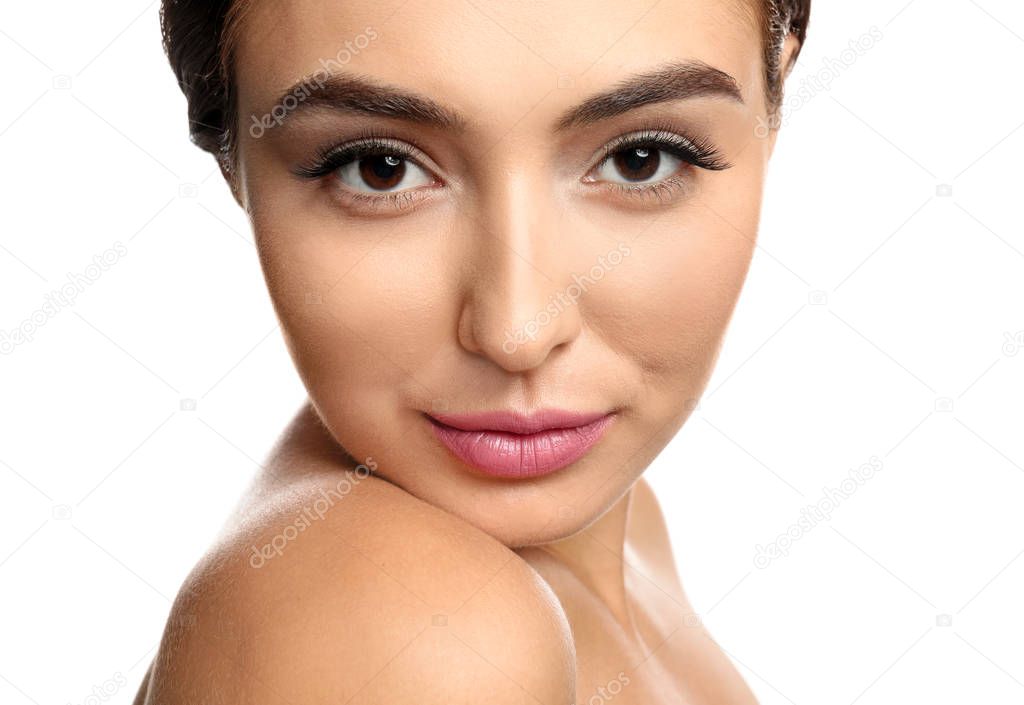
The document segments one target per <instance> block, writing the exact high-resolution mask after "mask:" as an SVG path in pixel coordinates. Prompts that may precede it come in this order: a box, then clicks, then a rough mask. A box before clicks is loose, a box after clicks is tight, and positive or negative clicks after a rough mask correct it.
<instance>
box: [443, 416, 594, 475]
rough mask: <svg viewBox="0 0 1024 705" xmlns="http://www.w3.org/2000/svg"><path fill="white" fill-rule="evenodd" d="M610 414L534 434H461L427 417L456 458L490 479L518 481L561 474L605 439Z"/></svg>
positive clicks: (493, 432)
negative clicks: (576, 424) (567, 426)
mask: <svg viewBox="0 0 1024 705" xmlns="http://www.w3.org/2000/svg"><path fill="white" fill-rule="evenodd" d="M612 418H613V417H612V414H608V415H606V416H602V417H601V418H599V419H597V420H596V421H591V422H590V423H587V424H583V425H581V426H574V427H571V428H550V429H547V430H544V431H538V432H536V433H526V434H520V433H509V432H506V431H464V430H462V429H459V428H454V427H452V426H446V425H445V424H442V423H440V422H439V421H437V420H436V419H434V418H432V417H428V420H429V421H430V425H431V427H432V428H433V429H434V435H436V436H437V438H438V440H440V441H441V443H443V444H444V445H445V446H446V447H447V448H448V450H450V451H451V452H452V453H453V454H454V455H455V457H457V458H458V459H459V460H461V461H463V462H464V463H466V464H467V465H470V466H472V467H473V468H475V469H477V470H479V471H480V472H482V473H484V474H485V475H489V476H491V477H500V478H504V479H513V480H521V479H526V478H531V477H540V476H542V475H547V474H550V473H553V472H555V471H556V470H561V469H562V468H564V467H566V466H567V465H571V464H572V463H574V462H576V461H577V460H579V459H580V458H581V457H583V456H584V455H586V453H587V451H589V450H590V449H591V448H592V447H593V446H594V445H595V444H596V443H597V442H598V441H599V440H601V437H602V436H603V435H604V432H605V430H606V429H607V428H608V426H609V424H611V422H612Z"/></svg>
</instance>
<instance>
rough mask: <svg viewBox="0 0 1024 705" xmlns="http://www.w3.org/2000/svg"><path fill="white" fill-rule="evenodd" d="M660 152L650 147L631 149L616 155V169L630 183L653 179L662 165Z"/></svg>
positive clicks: (614, 159)
mask: <svg viewBox="0 0 1024 705" xmlns="http://www.w3.org/2000/svg"><path fill="white" fill-rule="evenodd" d="M660 154H661V153H660V151H659V150H657V149H651V148H650V147H630V148H629V149H623V150H620V151H618V152H616V153H615V155H614V158H613V161H614V162H615V168H616V169H618V170H619V173H620V174H621V175H622V176H623V178H625V179H628V180H629V181H645V180H647V179H649V178H651V177H652V176H653V175H654V174H655V173H656V172H657V171H658V165H659V164H660V163H661V157H660Z"/></svg>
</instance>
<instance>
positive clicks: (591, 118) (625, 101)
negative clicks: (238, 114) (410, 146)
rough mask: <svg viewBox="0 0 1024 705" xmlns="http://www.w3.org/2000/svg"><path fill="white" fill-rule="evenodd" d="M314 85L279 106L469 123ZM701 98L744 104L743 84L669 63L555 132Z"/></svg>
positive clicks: (418, 98) (446, 112)
mask: <svg viewBox="0 0 1024 705" xmlns="http://www.w3.org/2000/svg"><path fill="white" fill-rule="evenodd" d="M312 83H313V81H312V79H305V80H302V81H299V82H298V83H296V84H294V85H293V86H292V87H291V88H289V89H288V90H286V91H285V92H284V93H282V95H281V97H280V98H279V99H278V101H277V103H276V106H286V105H288V103H289V102H292V101H296V100H297V99H298V102H297V104H296V106H295V107H294V108H293V109H291V110H290V111H289V112H290V113H295V114H298V113H302V112H305V111H307V110H315V109H324V108H326V109H329V110H334V111H340V112H347V113H358V114H364V115H375V116H380V117H389V118H397V119H399V120H404V121H407V122H413V123H417V124H422V125H430V126H434V127H439V128H443V129H447V130H451V131H454V132H461V131H464V130H465V128H466V125H467V124H468V121H467V119H466V118H465V117H464V116H462V115H461V114H460V113H459V112H458V111H456V110H454V109H453V108H450V107H448V106H445V105H443V104H441V103H439V102H437V101H435V100H432V99H430V98H427V97H425V96H422V95H419V94H417V93H414V92H412V91H408V90H405V89H403V88H398V87H395V86H391V85H387V84H384V83H378V82H376V81H374V80H372V79H369V78H365V77H362V76H357V75H352V74H344V73H336V74H331V75H330V76H328V77H326V78H324V79H322V80H318V81H316V85H310V84H312ZM698 96H717V97H723V98H726V99H729V100H733V101H737V102H739V103H743V96H742V93H741V92H740V87H739V84H738V83H737V82H736V79H734V78H733V77H732V76H730V75H729V74H727V73H725V72H724V71H720V70H719V69H716V68H714V67H712V66H709V65H707V64H705V63H704V62H701V61H682V62H670V63H667V64H663V65H661V66H659V67H657V68H655V69H653V70H651V71H646V72H643V73H638V74H634V75H632V76H628V77H626V78H624V79H622V80H621V81H619V82H618V83H617V84H616V85H615V86H614V87H613V88H611V89H610V90H608V91H605V92H603V93H598V94H596V95H593V96H591V97H589V98H587V99H586V100H584V101H583V102H582V103H580V104H579V105H576V106H575V107H573V108H571V109H569V110H568V111H566V112H565V113H563V114H562V116H561V117H560V118H559V119H558V120H557V121H556V122H555V130H556V131H563V130H566V129H568V128H571V127H580V126H584V125H590V124H593V123H596V122H600V121H602V120H607V119H608V118H611V117H615V116H617V115H621V114H623V113H626V112H629V111H630V110H635V109H636V108H639V107H641V106H644V105H650V104H653V103H664V102H668V101H674V100H683V99H686V98H694V97H698ZM289 99H290V100H289ZM271 112H272V111H269V110H268V111H267V113H271Z"/></svg>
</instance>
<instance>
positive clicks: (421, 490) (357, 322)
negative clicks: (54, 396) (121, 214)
mask: <svg viewBox="0 0 1024 705" xmlns="http://www.w3.org/2000/svg"><path fill="white" fill-rule="evenodd" d="M367 27H371V28H373V35H374V38H373V39H372V41H371V42H370V43H369V44H368V45H366V46H365V48H362V49H361V50H360V51H358V52H355V53H350V54H349V57H348V61H347V63H345V65H344V66H343V67H342V68H341V69H339V70H340V71H343V72H345V73H346V74H347V75H352V76H359V77H361V78H362V79H364V80H368V81H371V82H372V83H373V84H374V85H380V86H388V87H391V88H396V89H400V90H402V91H404V92H411V93H415V94H416V95H417V96H420V97H424V98H427V99H429V100H431V101H434V102H436V103H437V104H438V105H440V106H443V107H444V108H445V110H446V111H447V112H449V113H451V114H457V115H458V116H460V117H461V118H462V122H461V124H460V126H459V127H461V129H456V128H455V127H454V126H452V125H448V126H440V125H425V124H419V123H417V122H414V121H410V120H406V119H400V118H397V117H384V116H380V115H371V114H369V113H366V112H353V111H350V110H336V109H328V108H324V107H322V106H321V107H316V108H314V107H313V106H312V101H311V102H310V105H309V106H305V107H302V108H296V109H295V110H292V111H291V113H290V114H289V115H288V117H287V118H286V119H285V120H284V121H283V122H282V124H280V125H274V126H273V127H271V128H270V129H267V130H266V131H265V133H264V134H260V135H259V136H258V137H256V136H254V135H253V134H252V133H251V132H250V131H248V130H246V129H244V128H242V129H240V131H239V143H238V161H237V165H236V167H237V169H236V170H235V171H234V172H233V173H232V174H229V178H230V179H231V185H232V188H233V190H234V193H235V195H236V198H237V199H238V201H239V204H240V205H241V206H242V207H243V208H244V209H245V210H246V212H247V213H248V215H249V218H250V221H251V224H252V228H253V233H254V236H255V239H256V243H257V246H258V249H259V254H260V261H261V264H262V267H263V271H264V274H265V277H266V281H267V285H268V287H269V291H270V294H271V298H272V300H273V302H274V306H275V309H276V311H277V314H278V317H279V319H280V321H281V324H282V330H283V331H284V333H285V337H286V340H287V342H288V345H289V349H290V351H291V354H292V357H293V359H294V361H295V364H296V367H297V369H298V371H299V373H300V375H301V377H302V379H303V382H304V383H305V386H306V388H307V390H308V392H309V403H308V404H307V405H306V406H305V407H304V408H303V409H302V410H300V412H299V413H298V415H297V416H296V418H295V420H294V421H293V423H292V425H291V426H290V427H289V429H288V430H287V431H286V433H285V434H284V435H283V436H282V438H281V440H280V441H279V443H278V445H277V447H276V448H275V450H274V452H273V454H272V457H271V458H270V459H269V460H268V462H267V463H266V469H265V471H264V473H263V474H262V475H261V476H260V477H259V478H258V479H257V481H256V483H255V484H254V486H253V488H252V490H251V491H250V492H249V493H248V494H247V495H246V497H245V498H244V499H243V502H242V503H241V505H240V506H239V509H238V511H237V514H236V516H235V517H234V518H233V519H232V520H231V521H230V522H229V524H228V529H227V531H226V532H225V535H224V536H223V537H222V539H221V540H220V541H219V542H218V544H217V545H216V546H215V547H214V548H213V549H211V551H210V552H209V553H208V554H207V556H206V557H205V558H204V559H203V560H202V561H201V562H200V563H199V565H198V566H197V567H196V569H195V570H194V571H193V573H192V574H191V575H190V577H189V578H188V580H187V581H186V584H185V585H184V587H183V588H182V591H181V593H180V594H179V596H178V599H177V601H176V602H175V605H174V607H173V609H172V613H171V615H170V618H169V620H168V624H167V628H166V630H165V633H164V638H163V641H162V643H161V646H160V649H159V652H158V655H157V657H156V659H155V660H154V662H153V664H152V666H151V668H150V671H149V673H147V676H146V681H145V683H144V684H143V687H142V689H141V690H140V693H139V696H138V699H137V701H136V702H137V703H147V704H148V705H179V704H180V705H186V704H188V705H195V704H197V703H235V702H246V703H259V704H262V703H266V704H268V705H270V704H275V705H276V704H278V703H282V704H283V703H303V704H305V703H346V702H347V703H352V704H353V705H356V704H362V703H367V704H376V705H390V704H392V703H394V704H398V703H412V702H415V703H421V704H431V703H438V704H441V703H449V704H454V703H479V702H489V703H495V704H499V705H505V704H506V703H507V704H511V703H538V702H539V703H545V704H547V703H552V704H555V703H558V704H560V705H565V704H567V703H598V702H608V701H610V700H614V701H615V702H616V703H620V704H621V705H631V704H633V703H637V704H639V703H644V704H646V705H650V704H652V703H679V702H684V703H693V704H703V703H716V704H720V703H753V702H754V698H753V696H752V694H751V692H750V690H749V689H748V687H747V686H746V684H745V683H744V682H743V680H742V679H741V678H740V676H739V675H738V673H737V672H736V671H735V669H734V668H733V667H732V665H731V664H730V663H729V661H728V659H727V658H725V656H724V655H723V654H722V652H721V650H720V649H719V648H718V647H717V645H716V644H715V642H714V641H713V639H712V638H711V637H710V636H709V635H708V634H707V632H706V631H705V630H704V628H703V626H702V625H701V623H700V620H699V618H698V617H697V615H696V614H695V613H694V610H693V608H692V606H691V605H690V604H689V602H688V601H687V599H686V596H685V594H684V592H683V589H682V586H681V585H680V581H679V578H678V573H677V570H676V568H675V565H674V562H673V558H672V551H671V547H670V545H669V540H668V533H667V530H666V528H665V523H664V520H663V518H662V514H661V510H660V509H659V506H658V502H657V500H656V499H655V497H654V495H653V493H652V491H651V489H650V487H649V486H648V485H647V484H646V483H645V482H644V480H643V479H642V477H641V475H642V472H643V470H644V469H645V468H646V467H647V466H648V465H649V463H650V462H651V460H653V458H654V457H655V456H656V455H657V454H658V453H659V452H660V451H661V450H662V449H663V448H664V446H665V444H666V443H667V442H668V441H669V440H670V439H671V437H672V436H673V435H674V434H675V433H676V431H678V429H679V428H680V427H681V426H682V424H683V423H684V422H685V420H686V419H687V417H688V416H689V414H690V412H691V411H692V409H693V408H694V405H695V400H697V399H699V398H700V395H701V394H702V392H703V391H704V388H705V386H706V383H707V380H708V378H709V377H710V374H711V372H712V370H713V368H714V364H715V362H716V360H717V357H718V351H719V349H720V345H721V342H722V338H723V336H724V333H725V331H726V328H727V326H728V323H729V320H730V317H731V315H732V312H733V309H734V306H735V304H736V301H737V298H738V296H739V294H740V291H741V289H742V286H743V282H744V280H745V277H746V273H747V270H748V267H749V264H750V258H751V255H752V252H753V248H754V246H755V241H756V236H757V224H758V219H759V216H760V205H761V195H762V187H763V182H764V176H765V172H766V168H767V164H768V160H769V157H770V155H771V152H772V149H773V147H774V143H775V135H776V132H775V131H772V132H770V134H769V135H768V136H767V137H765V136H764V135H763V134H762V133H761V130H759V127H761V126H764V125H766V124H771V120H770V118H769V111H768V107H767V105H766V102H765V85H764V79H763V71H764V66H763V55H762V37H761V30H760V24H759V21H758V18H757V13H756V6H755V5H754V4H753V2H752V0H751V1H749V2H748V1H743V0H738V1H735V2H721V1H720V0H662V1H661V2H656V3H653V4H651V5H648V6H644V7H641V6H639V5H637V4H635V3H626V2H610V1H609V2H595V1H594V0H589V1H587V2H583V1H578V2H577V1H565V2H544V3H507V2H500V1H499V0H472V2H470V1H468V0H436V1H432V2H417V3H413V2H405V1H398V2H384V3H381V2H372V1H370V0H345V2H328V1H326V0H298V1H294V2H289V3H270V2H265V1H263V0H255V2H254V3H253V5H252V10H251V12H249V13H247V14H246V15H245V16H244V17H243V18H242V21H241V24H240V28H241V29H240V32H239V34H238V37H239V38H238V44H237V47H236V52H235V72H236V75H235V80H236V87H237V92H238V105H239V115H240V118H239V122H240V124H242V125H248V124H249V123H250V118H251V116H252V115H256V116H257V117H258V116H261V115H264V114H266V113H267V112H268V111H269V110H271V109H272V108H273V106H274V105H275V104H276V102H277V101H278V100H279V98H280V96H281V95H282V92H284V91H286V90H287V89H288V88H289V87H290V86H292V85H293V84H294V83H295V82H296V81H297V80H298V79H299V78H301V77H303V76H309V75H311V74H313V72H314V71H315V70H316V69H317V68H319V67H320V65H321V64H320V63H319V60H320V59H321V58H326V57H335V56H337V55H338V50H339V47H341V46H343V44H344V42H345V40H346V39H349V40H351V39H353V38H354V37H355V36H356V35H358V34H360V33H363V32H365V29H364V28H367ZM795 48H796V47H795V40H793V39H792V38H791V39H790V40H788V41H787V43H786V46H785V48H784V50H783V52H784V53H783V57H782V62H783V65H784V66H786V65H788V57H789V56H791V55H792V52H793V51H794V49H795ZM684 61H700V62H703V63H704V64H705V65H707V66H711V67H714V68H715V69H717V70H718V71H721V72H724V73H725V74H728V75H729V76H731V77H732V78H733V79H735V83H736V86H737V88H738V93H739V98H740V99H738V100H737V99H731V98H727V97H725V96H723V95H697V96H691V97H689V98H685V99H674V100H669V101H656V102H650V103H648V104H645V105H643V106H639V107H635V108H633V109H630V110H627V111H625V112H621V113H619V114H616V115H613V116H608V117H605V118H604V119H601V120H597V121H595V122H592V123H589V124H586V125H571V126H569V127H568V128H566V129H562V130H559V129H557V126H558V123H559V119H560V118H561V117H562V116H564V115H566V114H567V111H571V109H572V108H573V107H574V106H577V105H579V104H580V103H581V102H583V101H585V100H587V99H588V98H591V97H593V96H595V95H600V94H602V93H605V92H607V91H609V90H611V89H614V88H615V87H616V86H618V85H621V82H622V81H624V80H628V79H630V78H631V77H636V76H638V75H643V74H645V73H647V72H651V71H652V70H654V69H657V68H658V67H663V66H664V65H665V64H666V63H669V62H684ZM652 126H655V127H656V128H657V129H658V130H659V131H660V132H662V133H664V132H670V133H672V134H679V135H683V136H684V137H688V138H691V139H692V138H695V137H700V138H702V139H703V140H705V141H706V142H707V143H710V144H712V145H714V147H715V150H716V152H717V153H718V154H719V155H720V156H721V158H722V160H723V161H724V162H727V163H728V168H724V169H720V170H711V169H702V168H700V167H697V166H693V165H690V164H679V165H677V166H678V168H676V169H674V170H672V169H668V172H671V173H669V175H668V177H666V178H669V180H665V179H664V178H663V179H662V180H661V181H659V182H657V185H655V182H651V183H650V184H638V183H626V184H623V183H619V182H618V181H617V180H616V179H617V176H618V175H617V174H616V169H615V168H614V164H611V166H609V164H610V163H609V162H608V161H607V160H603V157H604V156H606V155H605V152H604V148H605V147H606V146H607V145H609V144H610V143H612V142H613V141H614V140H615V139H616V138H618V137H621V136H623V135H629V134H633V133H636V132H638V131H642V130H649V129H651V128H652ZM381 131H384V133H385V137H386V139H387V140H388V141H389V142H392V143H399V144H402V145H411V147H410V149H412V150H413V153H414V155H415V157H414V159H415V160H416V161H415V162H414V163H413V164H412V165H408V166H407V170H406V172H405V173H406V175H407V176H408V177H409V178H408V180H407V181H405V182H403V184H402V185H401V188H399V189H396V190H393V191H390V192H389V193H390V196H388V195H387V194H384V195H382V194H381V193H380V192H379V191H378V192H372V190H367V184H366V183H365V182H360V181H359V173H360V172H358V170H353V169H341V170H338V171H335V172H332V173H330V174H327V175H325V176H322V177H318V178H306V177H303V176H299V175H297V173H296V172H297V171H301V170H302V168H304V167H306V168H308V167H309V165H310V164H311V163H312V162H313V161H315V159H316V156H317V153H318V149H321V148H323V147H324V146H325V145H327V146H335V145H343V144H348V143H352V142H355V141H359V140H361V139H363V138H364V137H365V136H366V135H368V134H373V135H377V134H378V133H380V132H381ZM662 159H663V160H664V161H663V163H665V164H669V165H671V164H672V163H673V162H672V161H671V159H669V158H667V157H665V156H663V157H662ZM659 173H661V172H659ZM406 185H408V188H406ZM621 247H625V248H627V250H628V255H627V256H625V257H624V258H622V259H621V260H617V261H618V263H617V264H615V265H614V266H611V267H605V269H606V271H605V272H604V273H603V275H602V277H601V278H600V280H599V281H595V282H594V283H593V284H592V285H591V286H588V288H587V290H586V292H585V293H583V294H582V296H580V297H579V298H578V300H576V301H575V302H574V303H573V304H572V305H569V306H564V307H562V308H561V309H560V310H558V312H557V315H552V316H549V317H548V318H547V319H545V323H544V325H539V326H534V327H533V328H532V329H531V330H532V335H531V336H529V337H526V338H525V339H523V340H521V341H520V342H519V343H518V344H516V345H514V346H509V345H508V344H507V341H508V332H509V331H516V330H523V329H524V327H525V326H527V325H528V323H529V322H530V321H533V322H535V323H536V322H537V321H540V320H541V319H540V317H539V316H538V314H539V312H541V311H544V310H545V309H546V307H548V305H549V304H550V302H551V301H552V300H553V297H555V296H557V295H558V294H559V293H564V292H566V291H568V290H569V289H570V287H571V285H572V284H573V282H574V278H573V277H574V275H579V274H583V273H587V272H588V271H592V267H594V266H595V265H596V264H598V263H599V262H601V261H602V260H601V258H602V257H605V258H606V259H605V261H610V259H609V258H608V253H609V252H610V251H612V250H614V249H616V248H619V250H620V251H622V250H621ZM602 266H604V265H602ZM540 408H560V409H568V410H574V411H608V412H614V413H615V420H614V422H613V423H612V425H611V426H610V427H609V429H608V431H607V433H606V435H605V436H604V437H603V438H602V439H601V441H600V442H599V443H598V444H597V445H596V446H595V447H594V448H593V449H591V451H590V452H589V453H588V454H587V455H586V456H585V457H584V458H582V459H580V460H579V461H577V462H575V463H573V464H572V465H570V466H569V467H567V468H564V469H562V470H560V471H557V472H555V473H552V474H549V475H545V476H542V477H537V478H531V479H528V480H499V479H495V478H490V477H487V476H485V475H482V474H481V473H479V472H475V471H474V469H473V468H470V467H468V466H466V465H464V464H463V463H462V462H461V461H459V460H457V459H456V458H454V457H453V456H452V455H451V454H450V453H449V452H448V451H447V449H446V448H444V447H443V446H442V445H440V444H439V443H438V441H437V440H436V438H435V437H434V436H433V434H432V432H431V428H430V424H429V422H428V421H427V420H426V418H425V416H424V414H428V413H430V412H431V411H443V412H453V413H462V412H475V411H487V410H494V409H515V410H519V411H523V412H529V411H533V410H536V409H540ZM357 463H365V465H366V466H371V467H372V468H373V470H372V473H371V474H369V475H367V474H366V473H365V472H361V471H360V470H359V469H358V468H357ZM371 463H372V464H371ZM680 471H681V472H683V471H687V470H686V469H680ZM689 471H692V470H689ZM339 483H343V484H339ZM341 486H343V487H344V491H343V492H342V491H340V490H339V487H341ZM332 491H334V492H335V493H336V494H337V495H338V497H337V498H336V499H335V501H333V502H332V503H331V505H330V507H329V510H328V511H326V512H324V513H322V516H321V515H319V514H318V515H317V516H316V517H315V518H314V519H309V516H310V515H309V513H308V510H309V509H310V508H311V507H314V506H315V503H316V502H317V500H318V498H319V499H321V500H322V498H323V497H324V496H333V495H331V494H330V493H331V492H332ZM668 501H669V502H670V501H671V500H670V498H668ZM303 516H304V517H306V520H305V524H304V525H303V526H302V528H301V530H299V529H298V528H297V527H298V526H299V525H300V524H301V523H302V519H301V517H303ZM297 522H299V523H297ZM288 527H292V528H291V529H289V528H288ZM289 532H290V533H289ZM264 546H274V547H277V548H275V549H274V550H273V551H271V552H270V553H269V554H266V555H263V554H260V550H261V547H264ZM254 547H255V548H254ZM260 558H262V560H260Z"/></svg>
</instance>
